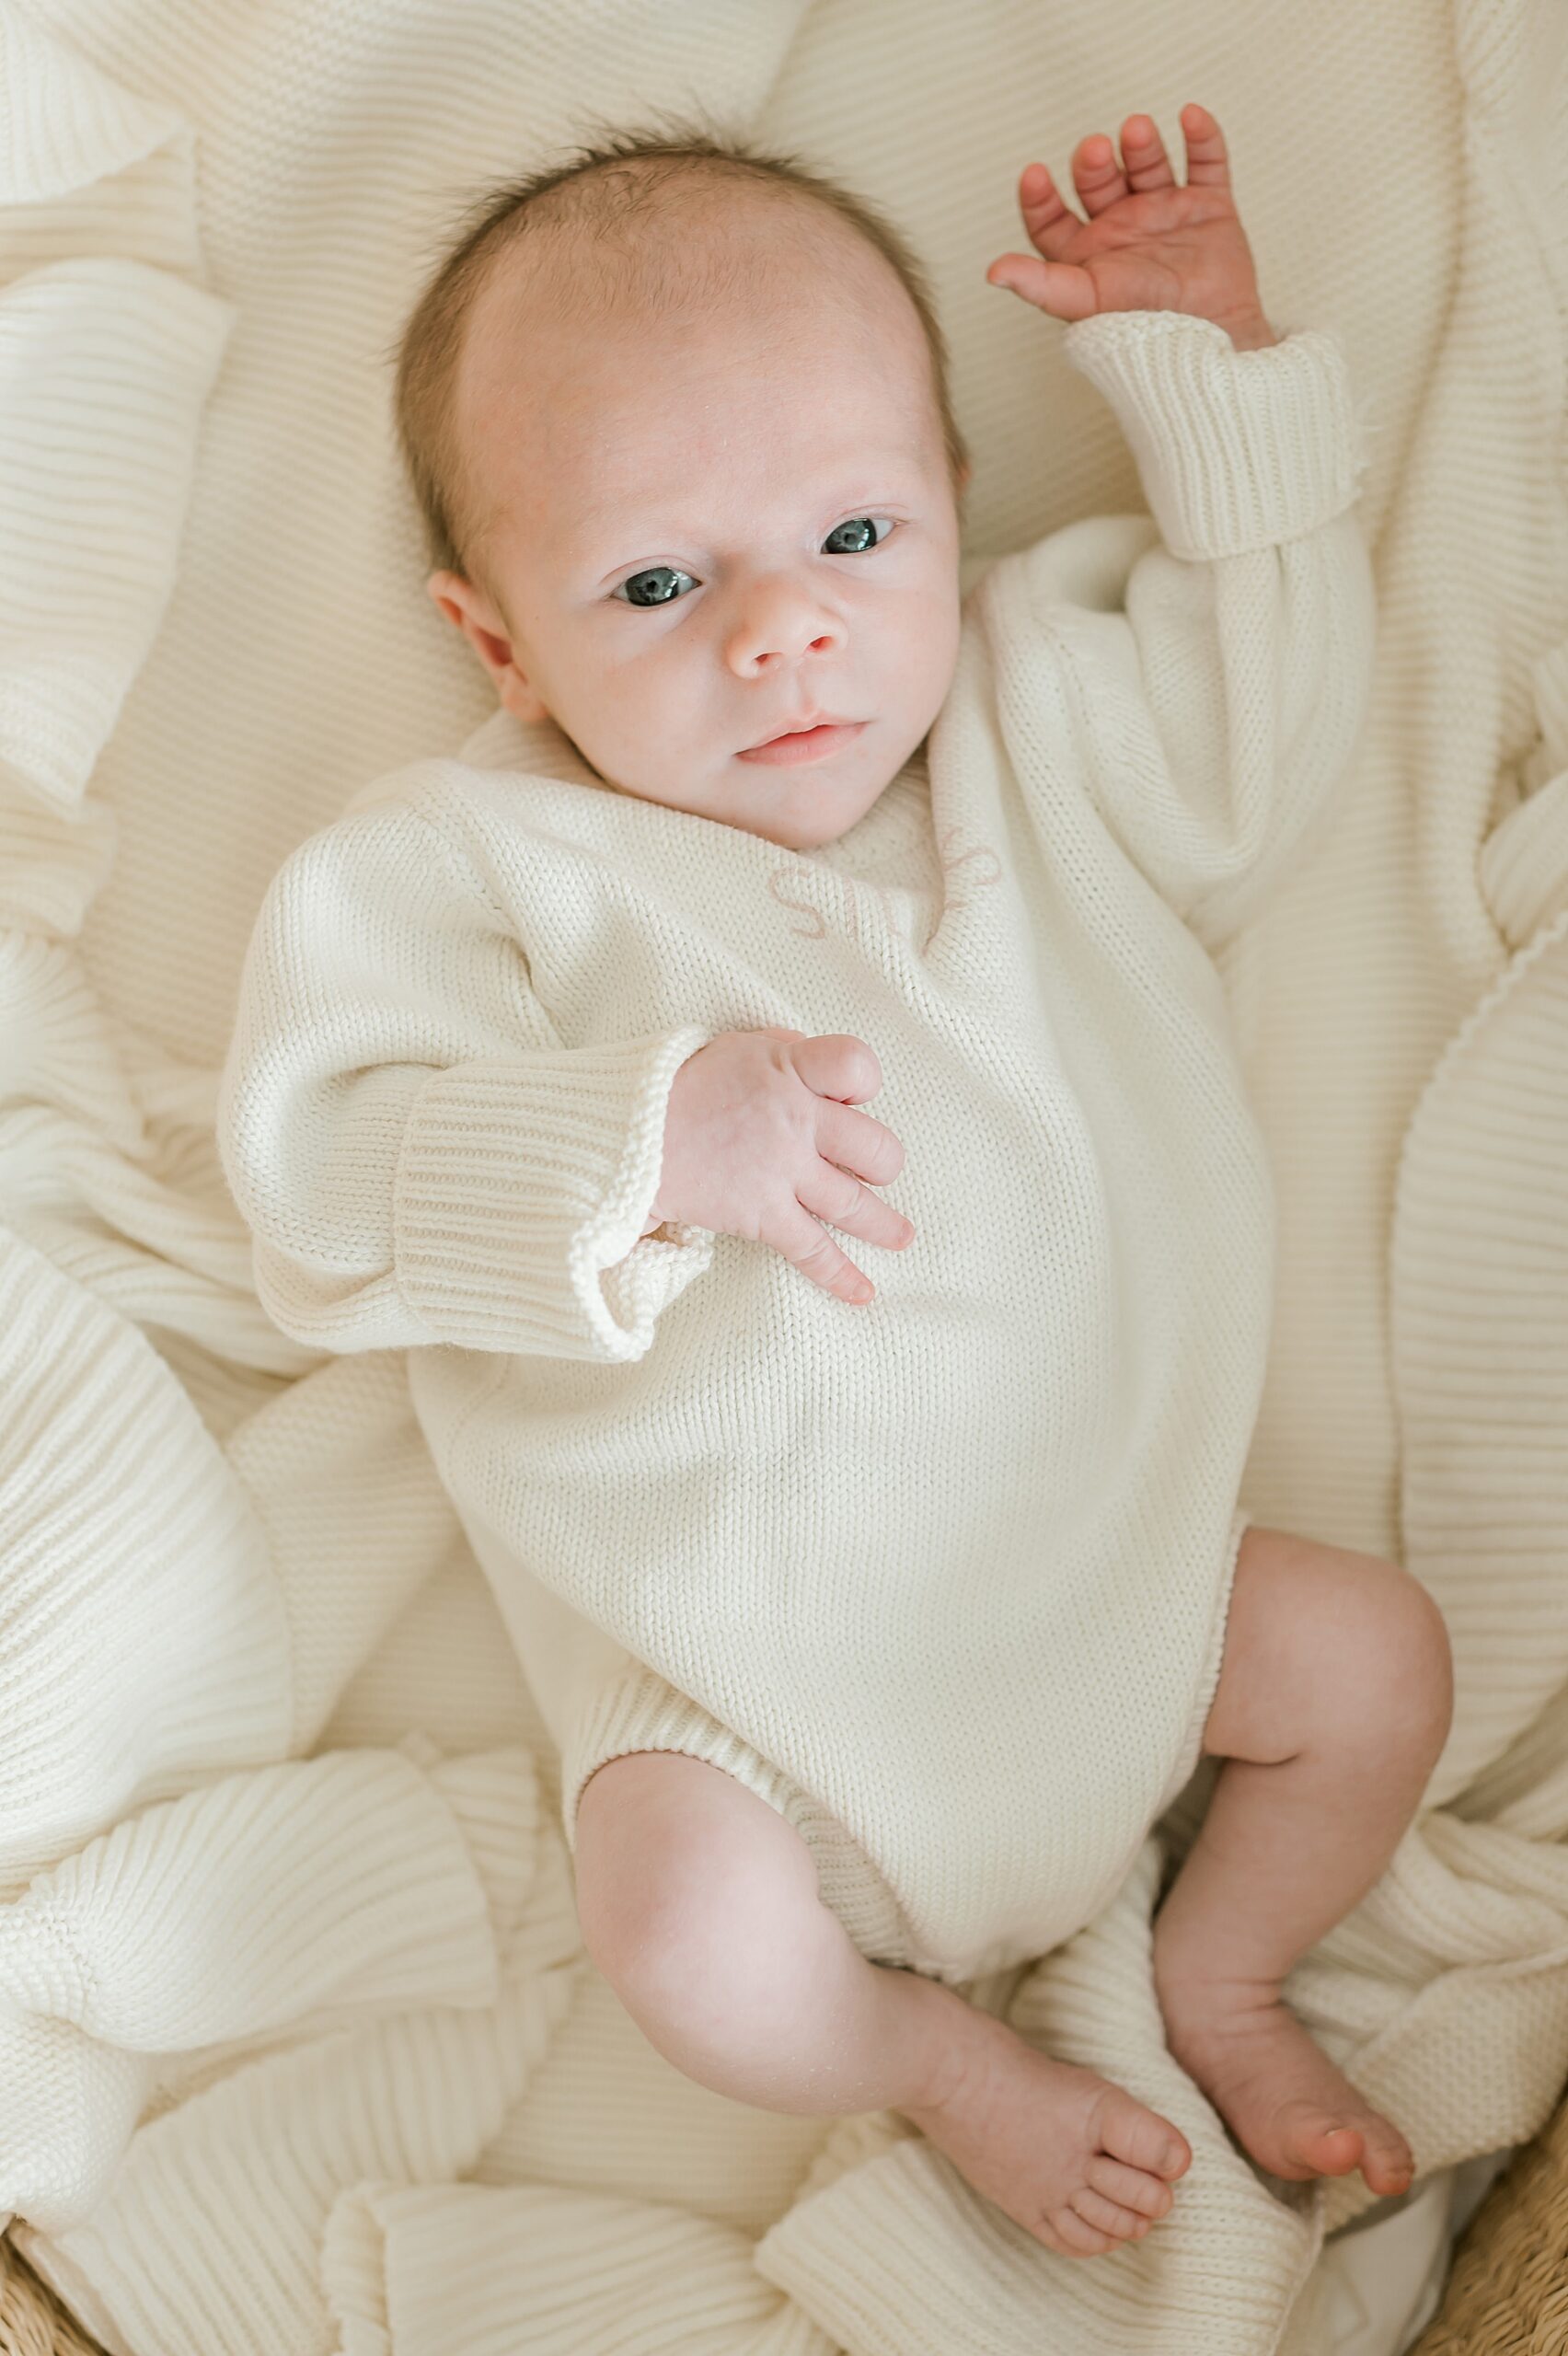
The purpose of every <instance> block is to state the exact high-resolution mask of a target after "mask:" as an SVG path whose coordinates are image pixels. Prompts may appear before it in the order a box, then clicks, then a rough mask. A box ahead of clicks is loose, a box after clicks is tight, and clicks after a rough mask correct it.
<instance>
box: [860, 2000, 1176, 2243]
mask: <svg viewBox="0 0 1568 2356" xmlns="http://www.w3.org/2000/svg"><path fill="white" fill-rule="evenodd" d="M972 2019H973V2024H974V2034H973V2035H972V2036H969V2035H966V2036H965V2038H964V2039H963V2046H962V2049H961V2050H959V2051H958V2052H957V2053H956V2054H955V2057H954V2067H953V2073H952V2077H951V2082H950V2084H949V2085H947V2086H946V2087H945V2088H944V2089H943V2094H942V2097H941V2099H940V2101H938V2102H936V2103H935V2104H933V2105H931V2106H930V2107H929V2108H925V2109H920V2110H908V2111H905V2118H906V2119H910V2120H912V2121H913V2123H914V2124H915V2125H916V2126H917V2128H919V2130H920V2131H921V2133H922V2134H923V2135H926V2136H928V2138H929V2139H930V2141H931V2142H933V2143H935V2144H936V2145H937V2146H938V2147H939V2148H940V2150H941V2151H944V2152H945V2153H946V2154H947V2155H948V2157H949V2159H950V2160H951V2162H952V2164H953V2165H954V2166H955V2167H956V2168H957V2169H958V2171H959V2173H960V2175H961V2176H963V2177H967V2178H968V2180H969V2182H970V2183H971V2184H972V2185H973V2186H974V2189H975V2190H976V2191H977V2192H983V2193H984V2194H985V2196H986V2200H994V2201H995V2202H996V2204H997V2208H998V2209H1000V2210H1002V2211H1003V2212H1005V2214H1006V2215H1008V2216H1009V2217H1010V2218H1012V2220H1013V2222H1014V2223H1015V2224H1020V2225H1021V2226H1022V2227H1023V2228H1024V2230H1025V2232H1026V2233H1030V2234H1032V2235H1034V2238H1035V2239H1036V2241H1041V2242H1043V2243H1044V2245H1045V2246H1046V2248H1047V2249H1054V2250H1055V2251H1057V2252H1058V2253H1059V2255H1061V2256H1062V2257H1064V2258H1097V2257H1098V2256H1099V2255H1100V2254H1101V2251H1102V2250H1108V2249H1115V2248H1116V2247H1117V2246H1119V2245H1120V2244H1121V2243H1122V2242H1124V2241H1129V2240H1131V2241H1136V2240H1137V2239H1139V2238H1140V2237H1141V2236H1142V2235H1145V2234H1147V2231H1148V2229H1149V2227H1150V2225H1151V2224H1153V2223H1155V2222H1156V2220H1157V2219H1159V2218H1160V2217H1163V2216H1164V2214H1165V2212H1166V2211H1167V2210H1168V2209H1169V2208H1170V2203H1171V2199H1172V2195H1171V2191H1170V2183H1169V2182H1168V2179H1169V2178H1170V2177H1179V2176H1180V2175H1181V2174H1182V2171H1183V2170H1184V2169H1185V2168H1187V2167H1188V2166H1189V2165H1191V2162H1192V2157H1193V2154H1192V2152H1191V2151H1190V2149H1189V2148H1188V2145H1187V2142H1186V2140H1185V2138H1184V2137H1183V2136H1182V2134H1180V2133H1179V2132H1178V2131H1177V2130H1176V2129H1175V2128H1174V2127H1172V2126H1171V2124H1170V2120H1169V2119H1161V2118H1160V2116H1159V2112H1158V2111H1153V2110H1146V2109H1145V2108H1144V2106H1143V2104H1142V2103H1141V2102H1135V2101H1134V2099H1133V2097H1132V2096H1131V2095H1129V2094H1125V2093H1124V2092H1123V2090H1122V2088H1121V2087H1120V2086H1113V2085H1111V2084H1110V2083H1109V2082H1108V2080H1106V2079H1104V2078H1098V2077H1096V2076H1095V2074H1094V2072H1093V2071H1092V2070H1080V2069H1077V2068H1075V2067H1074V2066H1073V2065H1072V2064H1071V2063H1070V2062H1066V2061H1052V2060H1051V2058H1050V2056H1049V2055H1048V2054H1044V2053H1038V2052H1036V2051H1035V2050H1034V2048H1033V2047H1032V2046H1030V2045H1026V2044H1025V2043H1024V2041H1023V2039H1022V2038H1020V2037H1019V2036H1017V2035H1016V2034H1015V2033H1014V2031H1013V2030H1011V2029H1010V2028H1009V2027H1007V2026H1006V2024H1005V2023H1004V2022H1001V2021H997V2020H995V2019H993V2018H992V2017H991V2016H990V2015H987V2014H984V2013H979V2012H976V2013H974V2014H973V2015H972Z"/></svg>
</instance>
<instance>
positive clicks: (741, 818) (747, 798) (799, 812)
mask: <svg viewBox="0 0 1568 2356" xmlns="http://www.w3.org/2000/svg"><path fill="white" fill-rule="evenodd" d="M577 750H578V753H579V756H580V757H581V758H582V763H583V766H584V767H585V768H588V769H590V770H592V772H593V774H594V777H595V778H596V779H597V780H598V781H599V783H600V784H601V785H602V786H604V787H605V789H606V791H609V792H611V793H618V794H621V795H623V796H624V797H625V798H626V799H627V800H628V801H631V802H650V803H654V804H655V805H657V806H659V807H662V808H663V809H666V810H685V811H686V813H687V814H688V815H689V816H691V817H693V818H711V819H713V820H715V821H716V822H717V823H718V824H719V825H721V826H734V827H736V828H737V829H738V830H739V831H740V832H741V833H742V834H747V835H755V837H757V839H758V841H760V842H770V843H777V844H778V846H779V848H780V849H782V850H799V851H812V850H820V849H822V847H823V845H824V843H835V842H837V841H838V840H839V838H840V837H841V836H844V835H847V834H848V833H850V832H851V831H852V829H853V828H854V827H856V826H859V823H860V821H861V819H862V818H863V817H864V816H865V815H866V814H867V812H868V811H869V810H870V809H871V808H872V806H873V805H874V804H875V803H877V802H879V801H880V800H881V798H882V794H883V793H884V792H885V791H886V790H887V788H888V787H889V786H890V785H891V784H892V783H893V780H894V778H895V777H897V776H898V775H899V770H898V769H896V768H894V769H890V770H889V771H888V772H887V774H886V775H885V776H882V777H879V778H877V779H876V780H874V781H873V782H871V783H870V784H867V783H866V782H865V781H863V780H862V781H860V782H859V783H858V784H855V785H853V786H851V785H850V784H849V783H848V782H847V780H846V781H845V782H844V783H842V784H840V783H839V782H838V781H837V780H831V779H827V778H825V777H824V778H821V779H818V778H815V777H813V776H808V774H807V773H806V772H805V771H803V770H800V771H794V772H790V771H788V770H779V771H772V772H770V771H769V770H767V769H766V768H764V769H759V770H756V771H755V773H754V774H755V780H756V782H755V784H752V783H749V782H748V784H747V785H745V786H744V787H740V788H736V789H734V790H733V791H723V792H721V793H717V794H715V795H714V797H713V798H712V800H711V801H709V802H700V801H692V802H682V801H679V800H677V799H676V798H675V797H674V795H673V794H668V793H652V792H649V791H646V790H645V789H641V788H639V787H638V786H636V785H628V784H627V783H625V781H624V780H621V779H619V778H613V777H606V776H605V772H604V770H603V769H601V768H596V767H595V766H594V762H593V761H591V760H590V759H589V757H588V756H587V755H586V754H585V753H583V752H582V747H581V745H579V746H578V747H577ZM901 766H902V765H901ZM770 775H773V776H776V777H777V778H778V779H779V780H781V782H779V783H778V784H777V785H776V786H774V787H773V788H772V789H771V790H770V789H769V788H768V786H767V784H766V783H765V782H764V780H767V778H768V777H769V776H770Z"/></svg>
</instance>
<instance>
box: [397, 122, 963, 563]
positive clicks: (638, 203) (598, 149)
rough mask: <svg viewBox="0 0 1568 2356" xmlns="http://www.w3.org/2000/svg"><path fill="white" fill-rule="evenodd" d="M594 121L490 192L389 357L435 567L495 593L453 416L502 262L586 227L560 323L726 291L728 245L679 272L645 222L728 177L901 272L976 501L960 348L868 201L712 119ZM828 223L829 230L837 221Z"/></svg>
mask: <svg viewBox="0 0 1568 2356" xmlns="http://www.w3.org/2000/svg"><path fill="white" fill-rule="evenodd" d="M585 120H586V121H587V122H588V125H589V128H590V131H591V133H595V134H597V135H596V136H594V137H592V138H591V139H590V140H588V141H585V142H583V143H582V144H580V145H579V146H578V147H577V148H576V149H575V151H574V152H572V153H571V155H570V156H568V157H567V159H566V160H565V161H564V162H561V163H557V164H551V165H547V166H546V167H543V168H542V169H540V170H538V171H535V172H528V173H525V174H524V175H523V177H522V178H521V179H513V180H508V181H505V182H504V183H502V184H501V185H500V186H497V187H492V188H490V189H488V190H487V191H485V192H484V194H483V195H481V196H480V197H479V198H478V199H477V201H475V202H473V203H472V204H471V205H470V206H468V207H467V209H466V212H465V215H464V217H463V219H462V221H461V222H460V224H459V225H458V226H457V228H456V231H455V237H454V239H453V242H451V243H450V244H449V245H448V246H447V247H446V248H445V250H444V252H443V254H442V257H441V259H440V260H439V262H438V264H437V267H436V269H435V270H434V271H433V273H432V276H431V277H430V278H429V280H428V281H427V283H426V284H425V287H424V290H423V292H422V294H421V295H420V297H419V300H418V302H417V303H416V304H415V306H414V307H413V310H412V311H411V312H410V313H409V318H408V319H407V321H406V323H405V325H404V327H403V329H402V330H401V333H400V335H399V336H398V339H397V341H396V342H395V344H394V345H393V346H392V348H391V349H390V350H389V351H388V352H386V354H385V355H384V356H385V357H386V358H387V359H388V360H390V361H392V362H393V363H394V364H395V365H396V371H397V375H396V381H395V385H394V390H393V414H394V420H395V423H396V427H397V433H398V445H399V447H400V449H401V451H402V456H403V463H404V467H405V468H406V470H407V473H408V477H409V482H410V483H411V485H412V487H413V491H414V497H415V499H416V501H417V502H418V505H419V510H420V514H421V519H422V522H423V527H424V540H425V548H426V551H427V554H428V558H429V562H430V565H431V568H432V570H433V571H440V572H456V573H458V574H460V575H462V576H463V577H464V578H467V579H472V580H480V581H481V585H488V584H486V583H483V582H482V580H481V575H480V573H479V571H478V566H477V564H476V562H475V558H476V550H477V544H478V539H479V538H480V537H482V534H481V533H480V532H479V531H478V530H477V529H476V525H475V506H476V502H475V501H474V498H473V495H472V488H471V476H470V473H469V469H468V468H467V463H466V460H465V456H464V453H463V450H462V448H461V446H460V445H459V441H458V437H457V435H456V433H455V428H454V420H453V410H454V406H455V403H454V388H455V379H456V373H457V361H458V355H459V352H460V351H461V348H462V341H463V330H464V327H465V324H466V322H467V318H468V314H469V311H470V309H471V307H472V305H473V303H474V300H475V298H476V296H477V295H478V292H479V289H480V287H481V285H482V284H483V283H484V280H485V279H486V277H487V276H488V274H489V272H490V269H491V268H492V266H493V265H494V263H495V261H496V260H497V259H498V257H499V256H500V255H501V254H502V253H504V252H506V251H508V250H509V249H510V248H512V247H513V245H515V244H517V243H518V242H519V241H520V240H522V239H524V238H525V237H535V236H536V235H539V234H541V233H548V230H550V229H551V228H557V227H566V228H569V229H580V230H586V232H587V233H588V235H589V237H590V238H591V239H592V241H593V259H594V271H593V274H592V276H591V277H590V278H589V279H588V280H586V281H583V280H581V279H571V278H568V279H566V281H565V283H561V281H562V273H559V272H558V273H556V283H551V284H549V285H548V286H547V287H545V288H542V289H541V290H540V293H539V295H538V297H537V299H539V300H540V301H542V302H543V303H545V304H547V305H548V306H549V309H550V313H551V316H553V317H554V318H558V319H559V318H571V317H573V316H584V317H585V316H586V315H587V313H588V311H589V309H590V307H591V306H592V305H593V304H594V302H596V301H597V300H600V299H602V296H603V295H604V293H605V290H606V289H610V288H614V287H615V286H617V284H618V285H620V286H623V287H626V288H628V289H629V288H632V287H635V288H636V289H637V290H638V291H639V292H640V293H641V294H643V295H646V294H647V293H648V292H649V291H650V290H651V291H652V292H654V293H655V294H656V293H657V292H658V291H659V289H660V288H661V287H662V286H663V284H664V283H666V280H667V279H668V280H670V281H672V282H673V281H674V279H677V278H678V282H679V283H680V285H681V286H682V287H683V288H689V287H690V286H691V285H693V284H694V283H696V284H698V285H699V286H701V287H703V288H705V289H706V290H707V291H709V292H711V293H721V292H723V291H725V290H726V288H728V287H730V286H732V284H733V283H735V276H736V270H735V259H734V255H733V253H732V252H728V253H726V252H725V251H724V250H723V249H722V247H720V248H717V249H716V250H715V252H714V254H713V255H712V257H711V258H708V257H704V256H702V255H700V254H699V255H696V256H693V255H688V254H686V253H685V252H683V254H682V258H681V262H680V267H679V270H678V271H677V272H670V271H667V270H666V269H665V268H663V266H662V263H661V257H660V252H659V248H658V245H657V242H656V240H655V239H651V238H649V237H638V236H637V235H636V234H635V231H636V228H637V226H638V225H639V224H641V225H651V226H654V227H657V225H658V224H659V222H660V220H661V219H662V218H663V217H666V216H668V215H669V214H672V213H674V212H676V211H677V210H678V208H679V206H680V204H681V202H682V201H683V199H686V198H689V197H690V196H691V195H692V194H693V193H698V194H700V193H701V192H702V184H703V183H705V182H706V183H709V184H710V185H711V187H712V190H713V193H714V194H715V195H716V197H717V198H718V199H719V201H720V202H721V201H722V196H723V183H724V181H725V180H727V179H729V180H732V179H737V178H739V179H744V180H746V181H747V182H749V183H750V184H751V186H752V187H753V188H755V190H756V191H758V192H760V193H762V194H764V195H765V196H768V195H773V196H776V197H778V199H779V200H780V201H781V202H786V203H800V204H804V205H810V206H813V207H824V208H830V209H831V211H832V212H833V213H836V214H838V215H839V216H840V218H841V219H843V220H844V221H846V222H847V223H848V224H849V225H850V226H851V228H853V229H854V230H856V231H858V232H859V235H860V236H861V237H864V238H865V239H866V241H867V242H868V244H870V245H871V246H873V247H874V248H876V250H877V252H878V253H880V254H881V255H882V257H883V258H884V260H887V261H888V262H889V263H891V265H892V267H893V269H894V271H896V273H897V275H898V277H899V279H900V281H901V282H902V283H903V285H904V288H905V293H906V294H907V295H908V296H909V299H910V301H911V302H912V303H913V305H914V306H915V310H916V313H917V317H918V318H919V321H920V325H921V328H922V329H923V330H924V333H925V337H926V341H927V344H928V349H929V352H930V356H931V376H932V386H933V390H934V392H935V395H936V399H937V407H938V412H939V415H940V421H941V428H942V440H943V445H944V448H945V453H946V457H947V464H948V472H949V477H950V479H951V484H952V489H953V496H954V499H955V501H957V502H962V499H963V481H962V479H961V478H962V476H963V470H964V468H966V467H967V465H968V463H969V451H968V445H966V443H965V442H964V439H963V434H962V433H960V431H959V427H958V421H957V419H956V418H955V416H954V414H953V409H952V400H951V393H950V390H949V386H948V365H949V363H948V348H947V342H946V339H945V338H944V336H943V334H942V330H941V326H940V321H939V319H938V317H937V309H936V304H935V301H934V299H933V297H932V295H931V290H930V287H929V285H928V281H927V278H926V273H925V271H924V269H923V268H922V266H921V264H920V262H919V261H918V260H917V258H916V256H915V253H914V250H913V248H911V247H910V246H909V245H908V244H907V243H906V241H905V238H904V237H903V236H902V235H901V234H900V232H899V231H898V230H897V229H896V228H895V227H894V225H893V223H892V222H891V221H889V220H888V219H887V218H886V217H885V216H884V215H883V214H882V213H881V212H880V211H879V210H878V209H877V207H876V206H875V205H873V204H871V203H870V202H868V201H867V200H866V199H865V198H864V197H860V196H857V195H855V194H853V193H852V192H851V191H849V190H847V189H845V188H841V187H840V186H839V185H838V184H837V183H836V181H834V180H831V179H827V178H826V177H825V176H824V174H822V173H819V172H817V171H814V170H813V169H812V168H811V167H809V166H808V165H805V164H802V163H801V161H800V159H799V158H798V157H797V156H791V155H786V154H781V153H778V152H777V151H776V150H771V149H765V148H762V147H759V146H758V145H756V144H755V142H753V141H751V140H750V139H747V138H744V137H741V136H738V135H734V134H732V133H726V132H724V131H722V130H720V129H716V128H710V127H709V125H707V124H706V123H704V122H702V121H699V120H697V119H692V118H686V119H677V120H672V119H671V118H670V117H668V116H663V117H656V118H653V121H655V123H656V124H657V125H658V126H659V127H654V128H639V127H633V128H630V129H627V128H621V129H616V128H615V127H613V126H611V125H608V124H605V123H602V122H599V121H596V120H595V119H594V118H586V119H585ZM808 218H809V216H807V215H805V214H802V234H804V235H813V230H815V229H816V228H817V225H816V224H812V225H811V226H810V227H808V226H806V224H807V221H808ZM819 221H820V215H819ZM628 225H630V226H631V227H632V229H633V232H634V234H633V237H631V239H630V240H629V241H626V242H621V241H618V240H617V235H616V233H617V229H620V228H623V227H626V226H628ZM821 226H822V227H824V228H825V226H826V225H825V223H823V224H821ZM833 234H835V233H830V234H829V235H828V236H827V237H822V236H821V235H820V233H818V234H816V235H815V236H814V237H813V242H814V243H817V244H818V245H820V246H821V248H822V249H823V257H824V266H826V267H831V266H832V264H833V262H834V260H835V259H836V258H840V259H841V256H840V257H836V255H835V253H834V251H833V250H832V237H833Z"/></svg>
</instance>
